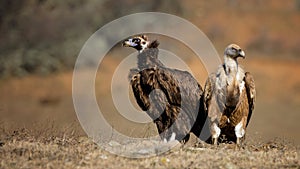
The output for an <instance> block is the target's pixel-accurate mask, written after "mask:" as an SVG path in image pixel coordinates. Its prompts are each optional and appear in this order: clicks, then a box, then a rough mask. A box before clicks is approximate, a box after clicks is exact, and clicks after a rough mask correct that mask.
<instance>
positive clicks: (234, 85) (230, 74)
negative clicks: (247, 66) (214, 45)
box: [224, 56, 240, 107]
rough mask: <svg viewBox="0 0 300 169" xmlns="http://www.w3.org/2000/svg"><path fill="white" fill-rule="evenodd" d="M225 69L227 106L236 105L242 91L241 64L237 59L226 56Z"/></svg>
mask: <svg viewBox="0 0 300 169" xmlns="http://www.w3.org/2000/svg"><path fill="white" fill-rule="evenodd" d="M224 69H225V73H226V76H227V78H226V83H227V85H226V93H227V94H226V106H227V107H235V106H236V104H237V103H238V100H239V96H240V91H239V80H238V79H239V77H238V75H239V70H238V69H239V66H238V62H237V60H236V59H233V58H231V57H228V56H225V57H224Z"/></svg>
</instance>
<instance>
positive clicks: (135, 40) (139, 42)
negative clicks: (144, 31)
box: [122, 35, 149, 52]
mask: <svg viewBox="0 0 300 169" xmlns="http://www.w3.org/2000/svg"><path fill="white" fill-rule="evenodd" d="M122 45H123V46H124V47H132V48H135V49H136V50H138V51H140V52H141V51H143V50H144V49H146V48H147V47H148V45H149V41H148V38H147V36H146V35H140V36H135V37H132V38H129V39H126V40H125V41H123V44H122Z"/></svg>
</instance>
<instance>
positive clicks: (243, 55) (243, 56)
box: [239, 50, 246, 59]
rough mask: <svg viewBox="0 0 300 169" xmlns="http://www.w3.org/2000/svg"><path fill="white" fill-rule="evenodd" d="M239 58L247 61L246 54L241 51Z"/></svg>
mask: <svg viewBox="0 0 300 169" xmlns="http://www.w3.org/2000/svg"><path fill="white" fill-rule="evenodd" d="M239 56H240V57H242V58H243V59H245V56H246V55H245V52H244V51H242V50H241V51H240V52H239Z"/></svg>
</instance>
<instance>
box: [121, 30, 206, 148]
mask: <svg viewBox="0 0 300 169" xmlns="http://www.w3.org/2000/svg"><path fill="white" fill-rule="evenodd" d="M158 45H159V43H158V41H157V40H154V41H148V38H147V37H146V36H145V35H140V36H135V37H132V38H130V39H127V40H125V41H124V42H123V46H125V47H133V48H135V49H136V50H138V56H137V63H138V67H137V68H134V69H131V70H130V72H129V80H130V84H131V87H132V90H133V93H134V96H135V99H136V102H137V103H138V105H139V106H140V108H141V109H142V110H143V111H146V112H147V114H148V115H149V116H150V117H151V118H152V119H153V121H154V123H155V124H156V127H157V130H158V133H159V134H160V137H161V139H163V140H164V141H172V140H178V141H183V142H186V141H187V140H188V139H189V133H190V131H191V132H193V133H194V134H195V135H196V136H199V133H200V129H201V125H196V126H195V127H193V125H194V123H195V122H196V119H197V115H198V111H199V105H200V97H201V95H202V93H203V90H202V87H201V86H200V85H199V84H198V82H197V81H196V79H195V78H194V77H193V76H192V75H191V74H190V73H189V72H187V71H181V70H177V69H170V68H167V67H166V66H164V64H163V63H162V62H160V60H159V59H158V52H159V49H158ZM198 118H199V117H198ZM192 127H193V128H192Z"/></svg>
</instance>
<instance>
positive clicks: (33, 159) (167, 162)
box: [0, 129, 300, 168]
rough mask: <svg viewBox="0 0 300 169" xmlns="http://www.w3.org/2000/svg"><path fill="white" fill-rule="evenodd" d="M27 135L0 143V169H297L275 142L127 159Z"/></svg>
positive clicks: (71, 139) (83, 141)
mask: <svg viewBox="0 0 300 169" xmlns="http://www.w3.org/2000/svg"><path fill="white" fill-rule="evenodd" d="M31 134H32V133H30V131H29V130H27V129H19V130H17V131H14V132H12V133H6V135H5V136H2V137H1V138H0V159H1V160H0V168H299V167H300V163H299V157H298V153H299V152H297V151H299V149H297V148H296V147H295V146H292V145H291V144H289V143H287V142H285V140H281V139H277V140H273V141H270V142H264V143H263V142H257V141H254V140H252V141H248V142H247V143H245V145H243V146H242V147H240V148H237V147H236V146H235V145H233V144H222V145H219V146H217V147H215V146H211V145H207V144H203V143H199V144H195V145H192V146H191V145H187V146H184V147H180V148H179V147H178V148H175V149H174V150H171V152H167V153H165V154H162V155H159V156H155V157H151V158H145V159H130V158H125V157H120V156H116V155H112V154H110V153H108V152H106V151H104V150H102V149H101V148H100V147H98V146H97V145H96V144H95V143H93V141H91V140H90V139H88V138H86V137H75V136H74V135H64V136H63V137H44V136H43V135H40V136H33V135H31Z"/></svg>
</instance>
